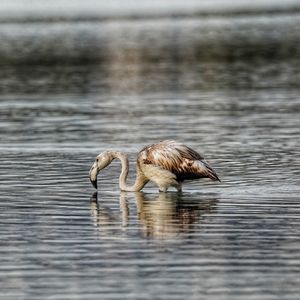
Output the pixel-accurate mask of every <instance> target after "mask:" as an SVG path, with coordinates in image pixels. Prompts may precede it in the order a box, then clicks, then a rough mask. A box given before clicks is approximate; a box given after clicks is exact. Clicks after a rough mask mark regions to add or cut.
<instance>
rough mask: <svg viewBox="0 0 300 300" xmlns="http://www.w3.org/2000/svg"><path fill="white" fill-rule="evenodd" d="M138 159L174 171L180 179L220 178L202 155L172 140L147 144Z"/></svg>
mask: <svg viewBox="0 0 300 300" xmlns="http://www.w3.org/2000/svg"><path fill="white" fill-rule="evenodd" d="M138 160H139V161H141V162H142V163H144V164H151V165H154V166H157V167H160V168H162V169H165V170H168V171H170V172H172V173H173V174H175V175H176V178H177V180H178V181H183V180H188V179H196V178H201V177H208V178H211V179H212V180H220V179H219V178H218V175H217V174H216V172H215V171H214V170H213V169H212V168H211V167H210V166H209V164H208V163H207V162H206V161H205V160H204V158H203V156H202V155H200V154H199V153H198V152H196V151H195V150H193V149H191V148H189V147H187V146H186V145H184V144H181V143H178V142H176V141H172V140H167V141H162V142H160V143H157V144H153V145H150V146H146V147H145V148H144V149H143V150H142V151H141V152H140V153H139V157H138Z"/></svg>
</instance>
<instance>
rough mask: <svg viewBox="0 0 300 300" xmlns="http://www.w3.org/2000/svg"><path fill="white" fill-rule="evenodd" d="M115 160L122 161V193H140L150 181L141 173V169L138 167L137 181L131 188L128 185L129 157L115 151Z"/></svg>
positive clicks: (120, 180) (120, 179) (120, 181)
mask: <svg viewBox="0 0 300 300" xmlns="http://www.w3.org/2000/svg"><path fill="white" fill-rule="evenodd" d="M113 156H114V158H117V159H119V160H120V161H121V165H122V171H121V174H120V177H119V186H120V189H121V190H122V191H127V192H138V191H140V190H141V189H142V188H143V187H144V185H145V184H146V183H147V182H148V181H149V180H148V179H147V178H146V177H145V176H144V175H143V173H142V172H141V170H140V168H139V167H138V166H137V168H136V171H137V173H136V179H135V183H134V184H133V185H131V186H128V185H127V184H126V180H127V176H128V172H129V162H128V158H127V155H126V154H124V153H122V152H119V151H114V152H113Z"/></svg>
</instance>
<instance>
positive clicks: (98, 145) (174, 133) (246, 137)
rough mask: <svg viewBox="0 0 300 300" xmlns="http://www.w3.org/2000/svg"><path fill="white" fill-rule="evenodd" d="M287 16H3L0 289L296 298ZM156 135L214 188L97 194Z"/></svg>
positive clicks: (41, 295) (36, 294)
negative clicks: (96, 165)
mask: <svg viewBox="0 0 300 300" xmlns="http://www.w3.org/2000/svg"><path fill="white" fill-rule="evenodd" d="M299 23H300V18H299V16H298V15H297V14H294V15H286V14H279V15H278V14H275V15H266V16H261V15H260V16H231V15H230V16H226V17H218V16H213V17H211V18H206V19H201V18H200V19H197V18H191V19H188V20H187V19H175V20H173V19H162V20H161V19H160V20H156V21H155V22H152V21H151V20H123V21H108V22H102V21H101V22H98V21H93V22H75V23H72V22H71V23H69V22H62V23H51V24H48V23H43V22H41V23H26V24H21V25H20V24H16V23H4V24H1V25H0V34H1V37H2V43H1V45H0V52H1V54H2V55H1V57H2V58H1V59H0V60H1V74H0V76H1V81H0V91H1V94H0V116H1V119H0V120H1V121H0V140H1V144H0V154H1V155H0V161H1V168H0V182H1V192H0V208H1V209H0V220H1V221H0V239H1V244H0V245H1V246H0V278H1V280H0V291H1V292H0V295H1V299H82V298H85V299H99V298H101V299H241V298H243V299H298V298H299V293H300V288H299V286H300V285H299V283H300V280H299V278H300V277H299V273H300V253H299V242H300V241H299V233H300V205H299V192H300V189H299V183H300V182H299V175H300V174H299V167H300V154H299V146H300V145H299V137H300V133H299V126H300V121H299V111H300V107H299V106H300V105H299V82H300V81H299V79H300V77H299V76H300V75H299V46H298V45H299V40H300V36H299V31H298V30H297V28H299ZM297 26H298V27H297ZM33 41H34V42H33ZM166 138H173V139H176V140H179V141H182V142H185V143H187V144H188V145H190V146H191V147H193V148H194V149H197V150H198V151H200V152H201V153H203V154H204V156H205V157H206V159H207V160H208V161H209V162H210V163H211V165H212V166H213V167H214V169H215V170H216V171H217V173H218V174H219V176H220V177H221V179H222V182H221V183H214V182H210V181H208V180H202V181H199V182H191V183H187V184H185V185H184V191H183V193H182V194H177V193H176V192H175V191H171V192H169V193H167V194H161V193H158V192H157V188H156V187H155V186H154V185H152V184H148V185H147V186H146V187H145V189H144V190H143V192H140V193H120V191H119V189H118V181H117V178H118V175H119V172H120V165H119V163H118V162H113V163H112V165H111V166H110V167H109V168H107V169H105V170H103V172H101V173H100V174H99V181H98V186H99V191H98V194H95V193H94V192H95V191H94V190H93V188H92V186H91V184H90V182H89V180H88V171H89V168H90V165H91V164H92V162H93V160H94V157H95V156H96V155H97V154H98V153H99V152H101V151H103V150H106V149H118V150H120V151H124V152H127V153H128V154H129V158H130V163H131V171H133V170H134V167H133V165H134V160H135V156H136V153H137V152H138V151H139V150H140V149H141V148H142V147H143V146H144V145H145V144H148V143H151V142H155V141H159V140H161V139H166ZM133 179H134V173H131V174H130V178H129V180H130V181H132V180H133Z"/></svg>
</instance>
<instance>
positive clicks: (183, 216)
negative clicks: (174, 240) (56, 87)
mask: <svg viewBox="0 0 300 300" xmlns="http://www.w3.org/2000/svg"><path fill="white" fill-rule="evenodd" d="M126 195H127V194H126V193H125V192H121V193H120V211H121V224H119V226H117V227H116V226H115V224H116V223H119V219H120V216H119V215H120V213H119V212H118V213H113V212H112V211H111V210H110V209H109V208H107V207H104V206H103V205H102V204H101V203H100V202H101V201H100V200H99V201H98V194H97V193H94V194H93V196H92V197H91V215H92V219H93V222H94V224H95V225H96V226H97V227H98V228H99V230H100V231H101V232H106V233H109V232H110V231H111V230H112V229H116V230H119V229H120V228H124V227H126V226H127V225H128V224H129V221H130V220H129V219H130V213H129V207H128V202H127V200H126ZM130 195H134V198H135V204H136V214H137V218H138V223H139V228H140V230H141V231H142V233H143V235H144V236H146V237H154V238H171V237H174V236H177V235H178V234H180V233H187V232H189V231H192V229H193V225H195V224H199V223H201V220H203V219H204V218H205V215H206V214H208V213H212V212H214V211H215V210H216V206H217V202H218V200H217V199H216V197H215V196H213V195H210V196H207V195H205V196H204V195H199V194H197V195H195V194H180V193H159V194H156V195H151V194H145V193H143V192H136V193H130Z"/></svg>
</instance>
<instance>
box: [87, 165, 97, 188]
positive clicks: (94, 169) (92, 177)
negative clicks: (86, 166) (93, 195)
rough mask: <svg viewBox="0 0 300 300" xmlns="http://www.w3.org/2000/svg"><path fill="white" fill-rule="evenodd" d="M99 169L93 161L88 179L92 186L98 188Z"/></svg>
mask: <svg viewBox="0 0 300 300" xmlns="http://www.w3.org/2000/svg"><path fill="white" fill-rule="evenodd" d="M98 173H99V171H98V166H97V163H96V162H94V163H93V165H92V167H91V169H90V172H89V178H90V181H91V183H92V185H93V187H94V188H95V189H97V188H98V186H97V175H98Z"/></svg>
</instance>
